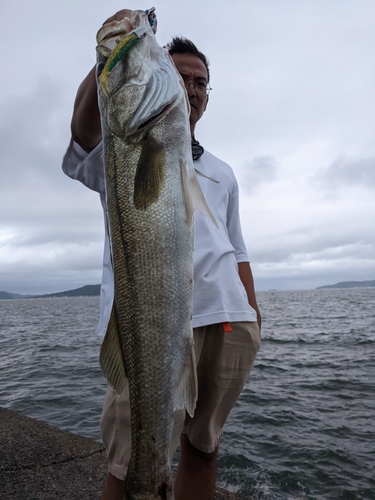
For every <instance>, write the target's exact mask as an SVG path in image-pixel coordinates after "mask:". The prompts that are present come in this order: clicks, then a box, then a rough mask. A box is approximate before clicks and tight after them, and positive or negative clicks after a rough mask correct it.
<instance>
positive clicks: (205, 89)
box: [182, 77, 212, 97]
mask: <svg viewBox="0 0 375 500" xmlns="http://www.w3.org/2000/svg"><path fill="white" fill-rule="evenodd" d="M182 78H183V80H184V83H185V87H186V90H189V87H190V85H193V89H195V90H196V92H197V94H198V95H199V96H201V97H206V96H208V94H209V93H210V91H211V90H212V88H211V87H210V84H209V83H206V82H205V81H203V80H197V81H195V82H189V81H188V80H186V79H185V78H184V77H182Z"/></svg>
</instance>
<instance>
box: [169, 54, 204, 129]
mask: <svg viewBox="0 0 375 500" xmlns="http://www.w3.org/2000/svg"><path fill="white" fill-rule="evenodd" d="M172 59H173V61H174V63H175V66H176V68H177V71H178V72H179V73H180V75H181V76H182V79H183V80H184V82H185V85H186V86H187V93H188V96H189V102H190V106H191V111H190V129H191V135H192V136H193V135H194V129H195V124H196V123H197V121H198V120H199V119H200V118H201V116H202V115H203V113H204V112H205V110H206V106H207V102H208V96H207V95H204V96H202V95H201V94H199V92H197V87H196V86H195V88H194V85H188V84H189V83H193V82H194V83H198V82H204V83H205V84H207V83H208V74H207V69H206V66H205V65H204V63H203V61H201V60H200V59H199V57H197V56H195V55H193V54H173V55H172Z"/></svg>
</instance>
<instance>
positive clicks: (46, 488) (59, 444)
mask: <svg viewBox="0 0 375 500" xmlns="http://www.w3.org/2000/svg"><path fill="white" fill-rule="evenodd" d="M106 474H107V464H106V454H105V449H104V446H103V445H102V443H99V442H97V441H94V440H92V439H89V438H85V437H83V436H79V435H76V434H72V433H70V432H67V431H62V430H60V429H56V428H55V427H52V426H50V425H48V424H46V423H44V422H41V421H39V420H35V419H32V418H29V417H25V416H24V415H21V414H19V413H16V412H14V411H11V410H8V409H5V408H0V498H1V500H57V499H58V500H99V499H100V493H101V490H102V487H103V484H104V480H105V477H106ZM215 500H250V499H249V498H245V497H243V496H240V495H238V494H234V493H229V492H227V491H225V490H222V489H219V488H218V489H217V491H216V495H215Z"/></svg>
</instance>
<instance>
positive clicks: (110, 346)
mask: <svg viewBox="0 0 375 500" xmlns="http://www.w3.org/2000/svg"><path fill="white" fill-rule="evenodd" d="M99 361H100V366H101V368H102V371H103V373H104V376H105V378H106V379H107V381H108V383H109V385H110V386H111V387H113V388H114V389H115V391H116V392H117V394H122V392H123V391H124V389H125V387H126V386H127V384H128V379H127V376H126V371H125V365H124V360H123V357H122V351H121V343H120V337H119V332H118V323H117V315H116V309H115V305H113V307H112V312H111V317H110V319H109V322H108V327H107V332H106V334H105V337H104V340H103V343H102V347H101V349H100V356H99Z"/></svg>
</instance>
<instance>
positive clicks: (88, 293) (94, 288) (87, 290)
mask: <svg viewBox="0 0 375 500" xmlns="http://www.w3.org/2000/svg"><path fill="white" fill-rule="evenodd" d="M96 295H100V285H85V286H82V287H81V288H75V289H74V290H66V291H65V292H57V293H48V294H45V295H20V294H19V293H10V292H0V300H6V299H29V298H49V297H51V298H52V297H94V296H96Z"/></svg>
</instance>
